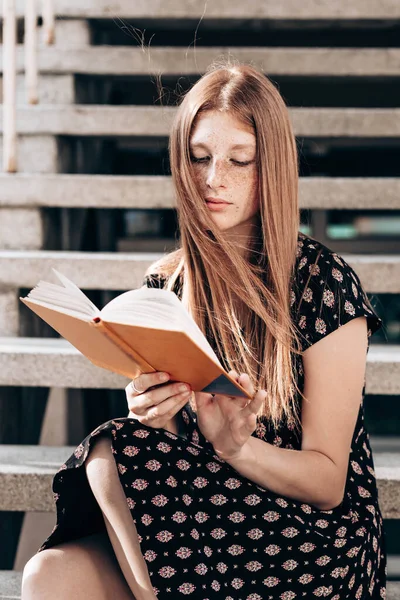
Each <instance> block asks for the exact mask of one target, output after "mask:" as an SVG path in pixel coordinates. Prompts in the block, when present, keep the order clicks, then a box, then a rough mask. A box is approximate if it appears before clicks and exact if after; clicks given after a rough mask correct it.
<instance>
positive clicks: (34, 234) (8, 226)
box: [0, 208, 43, 250]
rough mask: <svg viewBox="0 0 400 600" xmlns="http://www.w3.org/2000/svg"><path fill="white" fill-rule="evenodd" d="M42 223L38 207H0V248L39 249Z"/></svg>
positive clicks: (41, 239)
mask: <svg viewBox="0 0 400 600" xmlns="http://www.w3.org/2000/svg"><path fill="white" fill-rule="evenodd" d="M42 246H43V223H42V215H41V213H40V209H39V208H0V248H2V249H4V250H23V249H25V250H28V249H32V250H39V249H40V248H42Z"/></svg>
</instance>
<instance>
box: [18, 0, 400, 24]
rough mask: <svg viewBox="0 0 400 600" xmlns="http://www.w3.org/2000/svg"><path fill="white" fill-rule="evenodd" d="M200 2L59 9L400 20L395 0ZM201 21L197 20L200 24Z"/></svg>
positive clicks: (92, 3)
mask: <svg viewBox="0 0 400 600" xmlns="http://www.w3.org/2000/svg"><path fill="white" fill-rule="evenodd" d="M16 7H17V13H18V15H19V16H20V17H21V18H22V17H23V15H24V0H17V2H16ZM204 11H205V8H204V4H202V3H197V2H176V1H175V0H163V2H160V1H159V0H146V1H145V0H140V1H139V0H137V1H136V2H132V0H118V1H113V2H111V0H81V1H80V2H71V0H57V1H56V2H55V12H56V14H57V16H58V17H70V18H84V19H86V18H92V19H110V20H111V19H116V18H122V19H138V18H148V19H154V17H157V18H158V19H176V18H181V19H189V18H191V19H201V18H206V19H209V18H214V19H252V18H254V19H263V18H264V19H274V20H275V19H295V20H307V19H308V20H314V19H335V21H337V20H338V21H341V20H347V19H362V20H365V19H398V18H400V5H399V4H398V2H396V1H395V0H368V2H365V0H352V1H351V2H330V1H329V0H308V1H307V2H298V0H281V2H276V1H275V0H251V2H245V3H244V2H226V1H222V0H215V1H214V2H210V3H208V4H207V5H206V11H205V12H204ZM196 24H197V23H196Z"/></svg>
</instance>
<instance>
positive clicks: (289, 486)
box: [222, 317, 368, 510]
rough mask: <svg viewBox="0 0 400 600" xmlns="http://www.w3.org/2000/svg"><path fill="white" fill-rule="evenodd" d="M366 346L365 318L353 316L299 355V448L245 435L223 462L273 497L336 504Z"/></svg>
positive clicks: (342, 482)
mask: <svg viewBox="0 0 400 600" xmlns="http://www.w3.org/2000/svg"><path fill="white" fill-rule="evenodd" d="M367 343H368V338H367V325H366V318H365V317H358V318H355V319H353V320H352V321H349V322H348V323H346V324H345V325H343V326H341V327H339V328H338V329H337V330H335V331H334V332H332V333H331V334H330V335H328V336H326V337H325V338H322V339H321V340H320V341H319V342H317V343H316V344H313V345H312V346H311V347H310V348H308V349H307V350H306V351H305V352H304V353H303V365H304V377H305V380H304V391H303V393H304V396H305V398H306V399H307V401H306V402H304V401H303V406H302V447H301V450H291V449H287V448H279V447H277V446H273V445H271V444H269V443H267V442H265V441H263V440H260V439H258V438H255V437H251V438H249V440H248V442H246V444H245V445H244V446H243V448H242V451H241V453H240V455H239V456H238V457H236V458H235V459H231V460H229V459H227V462H228V463H229V464H230V465H231V466H232V467H233V468H234V469H235V470H236V471H238V472H239V473H240V474H241V475H243V476H244V477H246V478H248V479H250V480H252V481H254V482H255V483H257V484H258V485H260V486H261V487H264V488H267V489H270V490H271V491H273V492H274V493H276V494H281V495H283V496H287V497H289V498H294V499H296V500H300V501H303V502H306V503H309V504H312V505H314V506H316V507H317V508H319V509H320V510H330V509H331V508H334V507H335V506H337V505H338V504H340V503H341V502H342V500H343V494H344V488H345V484H346V476H347V468H348V461H349V453H350V448H351V441H352V436H353V433H354V427H355V424H356V421H357V415H358V412H359V408H360V403H361V401H362V388H363V384H364V379H365V367H366V353H367ZM222 458H223V456H222Z"/></svg>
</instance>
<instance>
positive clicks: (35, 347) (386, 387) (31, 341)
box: [0, 337, 400, 395]
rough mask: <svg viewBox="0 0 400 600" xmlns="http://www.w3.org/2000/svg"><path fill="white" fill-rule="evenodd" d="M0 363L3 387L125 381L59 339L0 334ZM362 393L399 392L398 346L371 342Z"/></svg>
mask: <svg viewBox="0 0 400 600" xmlns="http://www.w3.org/2000/svg"><path fill="white" fill-rule="evenodd" d="M0 362H1V369H0V385H4V386H27V387H35V386H49V387H60V388H93V389H99V388H103V389H120V390H121V391H122V390H123V389H124V388H125V386H126V385H127V384H128V381H129V380H128V379H127V378H126V377H123V376H122V375H117V374H116V373H112V372H111V371H107V370H106V369H101V368H100V367H96V366H95V365H93V364H92V363H91V362H90V361H89V360H88V359H87V358H86V357H84V356H83V355H82V354H81V353H80V352H78V350H77V349H76V348H74V347H73V346H72V345H71V344H70V343H69V342H67V341H66V340H64V339H61V338H23V337H15V338H14V337H0ZM121 393H122V392H121ZM366 393H367V394H387V395H392V394H400V346H389V345H388V346H386V345H380V344H371V347H370V350H369V353H368V358H367V371H366Z"/></svg>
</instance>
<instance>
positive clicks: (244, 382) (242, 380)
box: [238, 373, 255, 396]
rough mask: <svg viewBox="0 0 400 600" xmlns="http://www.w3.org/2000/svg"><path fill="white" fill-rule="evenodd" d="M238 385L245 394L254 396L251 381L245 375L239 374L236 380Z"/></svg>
mask: <svg viewBox="0 0 400 600" xmlns="http://www.w3.org/2000/svg"><path fill="white" fill-rule="evenodd" d="M238 383H239V384H240V385H241V386H242V387H243V388H244V389H245V390H246V392H249V394H250V395H251V396H254V394H255V389H254V387H253V384H252V383H251V379H250V377H249V376H248V375H247V373H241V374H240V376H239V378H238Z"/></svg>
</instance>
